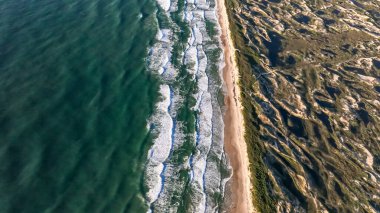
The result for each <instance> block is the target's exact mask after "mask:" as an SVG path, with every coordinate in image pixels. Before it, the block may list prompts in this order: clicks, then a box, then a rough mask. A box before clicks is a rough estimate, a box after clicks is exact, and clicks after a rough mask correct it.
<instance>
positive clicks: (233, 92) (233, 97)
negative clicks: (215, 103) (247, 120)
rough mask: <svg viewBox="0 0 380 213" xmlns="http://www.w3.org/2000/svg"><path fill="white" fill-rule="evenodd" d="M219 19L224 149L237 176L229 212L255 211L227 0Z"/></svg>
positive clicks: (220, 6) (230, 188)
mask: <svg viewBox="0 0 380 213" xmlns="http://www.w3.org/2000/svg"><path fill="white" fill-rule="evenodd" d="M217 7H218V20H219V24H220V27H221V31H222V34H221V40H222V45H223V51H224V58H225V67H224V68H223V79H224V86H225V93H226V94H225V100H224V102H225V105H226V112H225V115H224V123H225V128H224V146H225V151H226V153H227V155H228V158H229V160H230V163H231V166H232V168H233V175H232V177H231V179H230V180H229V182H228V184H227V193H229V194H228V195H227V199H228V201H227V205H226V210H227V212H239V213H245V212H255V210H254V207H253V205H252V195H251V184H250V172H249V159H248V153H247V145H246V143H245V141H244V119H243V115H242V107H241V103H240V88H239V84H238V81H239V73H238V69H237V66H236V61H235V48H234V46H233V42H232V40H231V35H230V30H229V20H228V15H227V11H226V6H225V2H224V0H217Z"/></svg>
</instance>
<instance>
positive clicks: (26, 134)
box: [0, 0, 159, 213]
mask: <svg viewBox="0 0 380 213" xmlns="http://www.w3.org/2000/svg"><path fill="white" fill-rule="evenodd" d="M155 10H156V3H155V2H154V1H153V0H80V1H78V0H0V212H15V213H21V212H70V213H71V212H144V211H145V210H146V208H147V206H146V204H145V203H144V199H143V196H144V190H143V187H144V186H143V170H144V165H145V161H146V153H147V150H148V149H149V144H150V143H151V138H150V137H151V136H149V134H148V132H147V131H148V130H147V128H146V125H147V123H146V120H147V119H148V118H149V116H151V114H152V113H153V110H154V103H155V102H156V99H157V97H158V86H159V83H158V79H157V77H155V76H154V74H152V73H151V72H149V71H147V69H146V62H145V61H144V60H145V58H146V54H147V50H148V48H149V46H151V45H152V44H153V42H154V37H155V35H156V26H155V22H154V17H153V16H154V11H155Z"/></svg>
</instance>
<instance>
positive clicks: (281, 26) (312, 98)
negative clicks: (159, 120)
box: [226, 0, 380, 212]
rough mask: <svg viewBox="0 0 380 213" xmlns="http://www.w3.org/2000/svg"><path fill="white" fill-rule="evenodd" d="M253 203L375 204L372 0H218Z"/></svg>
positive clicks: (379, 10) (354, 207)
mask: <svg viewBox="0 0 380 213" xmlns="http://www.w3.org/2000/svg"><path fill="white" fill-rule="evenodd" d="M226 2H227V4H228V5H229V14H230V19H231V21H232V25H233V26H231V28H232V33H233V34H234V40H235V46H236V48H237V61H238V64H239V69H240V78H241V84H242V85H241V87H242V97H243V99H244V100H243V106H244V109H245V110H244V114H245V117H246V119H245V121H246V122H247V124H246V125H247V129H248V130H247V133H246V139H247V143H248V145H249V147H250V152H251V153H250V162H251V172H252V174H253V175H252V176H253V178H252V179H253V180H252V182H253V194H254V197H255V201H254V202H255V206H257V207H258V208H257V209H258V210H259V211H261V212H272V211H277V212H379V211H380V1H379V0H351V1H347V0H344V1H343V0H337V1H331V0H325V1H323V0H311V1H306V0H305V1H304V0H268V1H266V0H226Z"/></svg>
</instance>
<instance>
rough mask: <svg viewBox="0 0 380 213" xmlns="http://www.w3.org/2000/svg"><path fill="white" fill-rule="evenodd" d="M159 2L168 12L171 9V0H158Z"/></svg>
mask: <svg viewBox="0 0 380 213" xmlns="http://www.w3.org/2000/svg"><path fill="white" fill-rule="evenodd" d="M157 3H158V4H159V5H160V7H161V8H162V9H163V10H165V11H166V12H168V11H169V9H170V4H171V3H170V0H157Z"/></svg>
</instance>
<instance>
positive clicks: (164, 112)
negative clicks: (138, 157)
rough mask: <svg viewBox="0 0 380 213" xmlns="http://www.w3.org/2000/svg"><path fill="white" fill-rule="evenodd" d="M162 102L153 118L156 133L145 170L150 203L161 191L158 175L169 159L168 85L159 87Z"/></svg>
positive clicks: (160, 181)
mask: <svg viewBox="0 0 380 213" xmlns="http://www.w3.org/2000/svg"><path fill="white" fill-rule="evenodd" d="M160 93H161V95H162V100H161V101H160V102H158V104H157V112H156V115H155V117H154V118H153V121H152V122H153V123H154V124H155V125H157V129H156V130H155V131H157V132H158V136H157V138H155V139H154V144H153V146H152V147H151V148H150V150H149V152H148V163H147V170H146V177H147V185H148V186H149V189H148V193H147V199H148V202H150V203H152V202H154V201H155V200H157V198H158V196H159V193H160V191H161V190H162V180H161V178H160V175H161V173H162V171H163V169H164V165H163V163H164V162H165V160H166V159H167V158H168V157H169V155H170V151H171V147H172V131H171V130H172V128H173V120H172V117H171V116H170V114H169V106H170V104H171V99H170V94H171V91H170V87H169V86H168V85H161V86H160Z"/></svg>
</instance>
